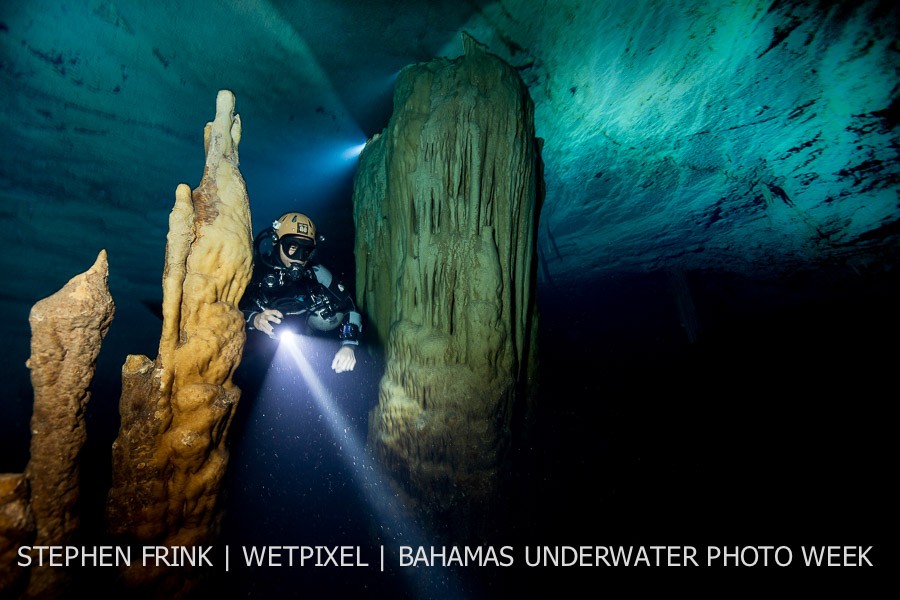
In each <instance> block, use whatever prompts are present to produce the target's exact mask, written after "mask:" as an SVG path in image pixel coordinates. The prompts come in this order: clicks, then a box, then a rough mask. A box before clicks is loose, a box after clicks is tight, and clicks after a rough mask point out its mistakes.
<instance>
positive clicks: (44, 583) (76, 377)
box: [25, 250, 115, 597]
mask: <svg viewBox="0 0 900 600" xmlns="http://www.w3.org/2000/svg"><path fill="white" fill-rule="evenodd" d="M108 278H109V266H108V264H107V261H106V251H105V250H103V251H101V252H100V254H99V256H98V257H97V260H96V261H95V263H94V265H93V266H92V267H91V268H90V269H89V270H88V271H86V272H85V273H82V274H81V275H78V276H76V277H73V278H72V279H71V280H70V281H69V282H68V283H67V284H66V285H65V286H64V287H63V288H62V289H61V290H59V291H58V292H56V293H55V294H53V295H52V296H49V297H48V298H44V299H43V300H41V301H40V302H38V303H37V304H35V305H34V306H33V307H32V309H31V315H30V317H29V322H30V323H31V357H30V358H29V359H28V361H27V363H26V365H27V366H28V368H29V369H30V370H31V385H32V387H33V388H34V410H33V412H32V416H31V458H30V459H29V461H28V466H27V467H26V468H25V476H26V478H27V479H28V485H29V489H30V505H31V512H32V513H33V515H34V521H35V524H36V526H37V536H36V538H35V541H34V545H35V546H49V545H62V544H67V543H69V542H71V541H72V540H73V538H74V535H75V533H76V531H77V529H78V523H79V518H78V495H79V483H80V479H79V463H78V455H79V453H80V452H81V449H82V447H83V446H84V442H85V440H86V439H87V432H86V430H85V425H84V411H85V409H86V407H87V403H88V400H89V399H90V396H91V394H90V392H89V391H88V388H89V386H90V383H91V379H93V376H94V367H95V366H96V361H97V355H98V354H99V353H100V344H101V342H102V340H103V338H104V336H106V332H107V331H108V330H109V325H110V323H111V322H112V318H113V314H114V313H115V306H114V304H113V299H112V296H110V294H109V288H108V286H107V282H108ZM63 578H64V576H63V574H62V571H60V570H59V569H57V568H54V567H47V566H44V567H34V568H33V569H32V572H31V578H30V581H29V584H28V595H29V596H31V597H54V596H55V595H56V594H57V593H58V592H59V591H60V586H61V585H62V580H63Z"/></svg>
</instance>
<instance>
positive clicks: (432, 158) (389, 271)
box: [354, 36, 543, 535]
mask: <svg viewBox="0 0 900 600" xmlns="http://www.w3.org/2000/svg"><path fill="white" fill-rule="evenodd" d="M464 44H465V55H464V56H462V57H459V58H457V59H455V60H448V59H437V60H433V61H431V62H428V63H424V64H418V65H413V66H410V67H407V68H405V69H404V70H403V71H402V72H401V74H400V76H399V78H398V80H397V85H396V91H395V95H394V114H393V116H392V117H391V121H390V123H389V124H388V127H387V128H386V129H385V131H384V132H383V133H382V134H381V135H380V136H376V137H374V138H373V139H372V140H370V141H369V143H368V144H367V145H366V148H365V150H364V151H363V153H362V155H361V157H360V166H359V169H358V171H357V176H356V181H355V184H354V185H355V187H354V212H355V214H354V218H355V221H356V228H357V241H356V258H357V269H358V270H357V290H358V300H359V303H360V305H361V306H362V308H363V309H364V311H365V312H366V313H367V315H368V317H369V319H370V320H371V321H372V323H373V325H374V328H375V329H376V331H377V334H378V337H379V338H380V340H381V341H382V342H384V343H385V344H386V349H385V353H386V362H387V367H386V372H385V375H384V376H383V378H382V381H381V385H380V391H379V403H378V406H377V407H375V409H373V411H372V414H371V415H370V424H369V444H370V446H371V447H372V448H373V449H374V451H375V452H376V455H377V456H378V457H379V459H380V460H381V461H382V463H383V464H384V466H385V467H386V468H387V470H388V471H389V472H390V474H391V475H392V478H393V480H394V481H395V482H397V483H399V484H400V487H401V489H402V490H404V491H405V492H406V493H407V495H408V500H409V501H411V502H412V503H413V504H414V505H416V506H418V507H419V508H420V509H422V510H424V511H425V514H428V515H430V516H432V517H436V518H435V519H434V524H436V525H438V526H440V525H450V526H451V527H452V531H453V532H454V534H456V535H466V531H468V532H469V533H470V534H472V535H478V534H481V533H484V532H485V531H486V529H485V519H486V518H487V517H489V516H490V511H489V509H490V507H492V506H493V504H494V500H495V499H496V495H497V492H498V491H499V490H500V487H501V486H500V482H501V481H502V479H503V474H504V467H505V466H506V464H507V457H508V450H509V446H510V443H511V440H512V438H513V429H514V423H516V422H518V420H517V419H514V417H517V416H521V415H526V414H527V413H528V412H529V408H530V403H531V402H532V398H533V391H534V389H533V386H532V383H533V379H534V376H535V373H534V371H535V365H536V322H537V309H536V305H535V268H536V264H537V262H536V256H535V231H536V221H537V214H538V211H539V204H540V201H541V197H542V190H543V183H542V180H541V170H540V167H541V165H540V143H539V142H540V140H538V139H536V138H535V136H534V121H533V105H532V102H531V98H530V96H529V95H528V90H527V88H526V87H525V85H524V84H523V82H522V80H521V78H520V77H519V75H518V73H516V71H515V70H514V69H513V68H512V67H510V66H509V65H508V64H506V63H505V62H503V61H502V60H500V59H499V58H497V57H496V56H493V55H491V54H489V53H487V52H485V51H484V49H483V48H482V47H481V46H480V45H479V44H478V43H477V42H475V41H474V40H473V39H472V38H470V37H469V36H464ZM469 526H471V527H469ZM466 528H468V529H466Z"/></svg>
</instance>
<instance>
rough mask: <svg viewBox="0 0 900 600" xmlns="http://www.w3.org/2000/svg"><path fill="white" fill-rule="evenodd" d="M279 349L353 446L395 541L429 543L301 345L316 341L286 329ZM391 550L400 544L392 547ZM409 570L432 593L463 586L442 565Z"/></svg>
mask: <svg viewBox="0 0 900 600" xmlns="http://www.w3.org/2000/svg"><path fill="white" fill-rule="evenodd" d="M279 339H280V342H279V347H278V351H279V353H282V351H287V353H288V355H289V356H290V357H291V359H292V360H293V362H294V363H295V364H296V366H297V368H298V369H299V370H300V374H301V376H302V377H303V379H304V381H306V383H307V384H308V385H309V390H310V392H311V395H312V397H313V398H314V399H315V401H316V403H317V404H318V405H319V407H320V408H321V409H322V412H323V413H324V415H325V417H326V421H327V423H328V426H329V428H330V429H331V432H332V434H334V436H335V438H337V439H339V440H341V441H342V442H343V443H344V444H345V445H346V447H347V448H348V449H349V456H350V460H351V461H352V463H351V465H350V466H351V467H352V469H351V470H352V472H353V473H354V477H355V478H356V480H357V484H358V485H359V487H360V489H361V490H362V491H363V494H364V495H365V497H366V500H367V501H368V503H369V505H370V506H371V507H372V510H373V511H374V512H375V513H376V514H377V516H378V518H379V521H380V523H379V525H381V527H382V529H383V530H384V531H385V532H386V533H387V534H388V537H393V538H394V541H396V542H398V543H399V544H402V545H408V546H414V547H422V546H427V545H428V544H427V540H426V537H425V536H424V535H423V533H422V531H421V530H420V529H419V527H418V526H417V525H416V524H415V523H414V522H413V521H412V520H411V518H410V516H409V515H408V514H407V513H406V512H405V509H404V507H402V506H400V505H399V504H398V503H399V502H400V499H399V498H398V496H397V495H396V494H394V493H390V492H389V490H390V486H389V485H388V481H387V479H386V478H385V477H384V476H383V475H382V474H381V471H380V469H379V467H378V465H377V464H376V463H375V461H374V459H373V458H372V456H371V455H370V454H369V453H368V451H367V449H366V448H365V446H364V444H362V443H360V442H359V441H358V440H357V439H355V438H354V436H353V433H352V431H353V429H352V427H351V426H350V424H349V423H348V422H347V420H346V419H345V418H344V416H343V415H342V414H341V413H340V412H339V411H338V410H337V409H336V408H335V402H334V400H333V399H332V398H331V394H330V393H329V392H328V390H327V389H326V388H325V386H324V385H323V384H322V381H321V380H320V379H319V376H318V375H317V374H316V372H315V370H314V369H313V368H312V366H311V365H310V364H309V361H308V360H307V359H306V357H305V356H304V355H303V351H302V349H301V345H307V344H309V343H312V342H311V340H309V338H307V337H304V336H299V335H297V334H295V333H293V332H290V331H286V332H284V333H282V334H281V335H280V337H279ZM390 550H391V551H394V550H399V548H391V549H390ZM404 571H405V574H406V575H408V576H409V577H411V578H414V581H413V583H414V584H415V585H417V586H418V587H420V588H421V589H422V590H423V591H425V592H427V594H428V595H432V596H433V595H434V594H435V593H438V590H439V589H441V588H443V589H444V592H446V590H459V589H460V586H459V583H458V582H457V581H456V578H455V577H454V576H453V574H452V573H451V572H450V571H447V570H442V569H404Z"/></svg>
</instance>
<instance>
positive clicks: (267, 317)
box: [253, 308, 284, 338]
mask: <svg viewBox="0 0 900 600" xmlns="http://www.w3.org/2000/svg"><path fill="white" fill-rule="evenodd" d="M283 318H284V315H283V314H281V311H280V310H275V309H274V308H267V309H266V310H264V311H262V312H261V313H259V314H258V315H256V316H254V317H253V327H254V328H255V329H258V330H259V331H262V332H263V333H264V334H266V335H267V336H269V337H270V338H273V337H275V330H274V329H273V328H272V324H273V323H274V324H275V325H278V324H279V323H281V319H283Z"/></svg>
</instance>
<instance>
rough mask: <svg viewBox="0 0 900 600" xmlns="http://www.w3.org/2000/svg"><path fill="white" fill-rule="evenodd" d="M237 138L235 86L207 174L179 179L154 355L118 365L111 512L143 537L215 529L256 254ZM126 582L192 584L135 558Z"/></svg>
mask: <svg viewBox="0 0 900 600" xmlns="http://www.w3.org/2000/svg"><path fill="white" fill-rule="evenodd" d="M240 136H241V121H240V117H239V116H238V115H235V114H234V95H233V94H232V93H231V92H229V91H227V90H223V91H220V92H219V94H218V97H217V99H216V117H215V120H214V121H213V122H212V123H208V124H207V125H206V129H205V131H204V142H205V147H206V167H205V169H204V172H203V178H202V180H201V182H200V185H199V187H198V188H197V189H195V190H193V192H192V191H191V190H190V188H189V187H188V186H187V185H185V184H181V185H179V186H178V188H177V189H176V191H175V206H174V208H173V209H172V212H171V214H170V216H169V234H168V238H167V244H166V262H165V271H164V273H163V325H162V336H161V338H160V343H159V355H158V356H157V358H156V360H155V361H151V360H150V359H149V358H147V357H146V356H136V355H132V356H129V357H128V358H127V360H126V362H125V365H124V367H123V369H122V398H121V402H120V413H121V428H120V430H119V435H118V437H117V439H116V441H115V443H114V445H113V483H112V488H111V490H110V493H109V497H108V504H107V517H108V520H109V528H110V532H111V533H112V534H114V535H117V536H122V537H123V538H124V539H126V540H131V541H133V542H137V543H141V544H145V545H146V544H160V545H167V546H177V545H185V546H192V545H201V544H203V543H204V542H208V541H209V540H210V539H211V538H212V537H213V536H214V535H215V526H216V517H217V510H216V509H217V499H218V496H219V491H220V488H221V485H222V479H223V475H224V472H225V467H226V464H227V462H228V450H227V448H226V444H225V441H226V435H227V433H228V428H229V425H230V423H231V419H232V417H233V415H234V411H235V408H236V406H237V402H238V400H239V398H240V390H239V389H238V387H237V386H236V385H234V383H233V381H232V376H233V374H234V370H235V369H236V368H237V366H238V364H239V362H240V359H241V354H242V352H243V347H244V339H245V337H244V336H245V332H244V327H245V324H244V319H243V315H242V314H241V312H240V311H239V310H238V308H237V305H238V302H239V301H240V299H241V296H242V295H243V293H244V289H245V288H246V286H247V283H248V282H249V280H250V275H251V270H252V260H253V255H252V240H251V222H250V207H249V201H248V198H247V189H246V186H245V184H244V179H243V177H242V176H241V173H240V171H239V170H238V143H239V142H240ZM182 576H184V577H185V580H182V579H181V577H182ZM125 580H126V581H127V582H129V583H130V584H134V585H138V584H153V585H155V586H157V587H158V588H159V589H160V590H161V594H162V595H164V596H166V597H178V596H179V595H180V594H184V593H186V592H187V591H189V588H190V585H191V582H192V581H191V578H190V576H189V574H187V570H186V569H183V568H182V569H180V570H174V571H171V572H165V571H156V570H154V569H151V568H149V567H147V568H144V567H140V566H136V567H134V568H132V569H130V570H128V571H126V573H125Z"/></svg>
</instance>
